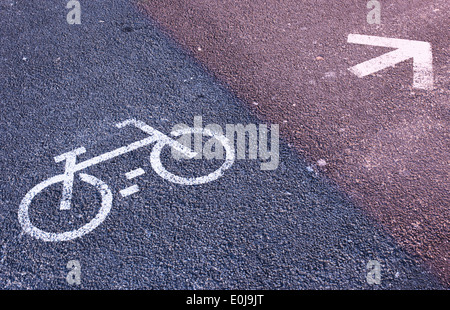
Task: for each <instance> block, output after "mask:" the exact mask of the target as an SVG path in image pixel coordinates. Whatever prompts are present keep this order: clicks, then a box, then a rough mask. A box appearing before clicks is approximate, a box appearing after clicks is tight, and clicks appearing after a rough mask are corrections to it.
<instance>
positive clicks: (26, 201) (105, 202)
mask: <svg viewBox="0 0 450 310" xmlns="http://www.w3.org/2000/svg"><path fill="white" fill-rule="evenodd" d="M127 125H134V126H136V127H137V128H139V129H141V130H143V131H144V132H145V133H147V134H148V135H149V136H148V137H147V138H145V139H142V140H139V141H136V142H133V143H131V144H129V145H127V146H123V147H120V148H118V149H115V150H113V151H110V152H107V153H104V154H102V155H99V156H97V157H93V158H91V159H88V160H86V161H83V162H79V163H77V162H76V159H77V156H78V155H80V154H83V153H85V152H86V149H85V148H84V147H80V148H77V149H75V150H72V151H70V152H67V153H64V154H61V155H59V156H56V157H55V161H56V162H62V161H65V172H64V173H63V174H60V175H56V176H54V177H51V178H49V179H47V180H45V181H43V182H41V183H39V184H37V185H36V186H34V187H33V188H32V189H31V190H30V191H29V192H28V193H27V194H26V195H25V197H24V198H23V199H22V202H21V203H20V206H19V214H18V215H19V222H20V224H21V226H22V229H23V232H24V233H26V234H28V235H30V236H32V237H35V238H37V239H41V240H44V241H53V242H55V241H68V240H72V239H75V238H78V237H81V236H83V235H85V234H87V233H89V232H91V231H92V230H94V229H95V228H97V227H98V226H99V225H100V224H101V223H102V222H103V221H104V220H105V218H106V216H107V215H108V213H109V212H110V210H111V207H112V201H113V195H112V193H111V190H110V189H109V187H108V185H107V184H106V183H105V182H103V181H102V180H100V179H98V178H96V177H95V176H92V175H89V174H86V173H81V172H80V171H82V170H83V169H86V168H88V167H91V166H94V165H97V164H99V163H101V162H104V161H107V160H110V159H112V158H115V157H117V156H120V155H123V154H126V153H129V152H131V151H134V150H136V149H139V148H142V147H144V146H147V145H149V144H151V143H154V142H155V145H154V146H153V149H152V151H151V155H150V163H151V166H152V168H153V170H154V171H155V172H156V173H157V174H158V175H159V176H161V177H162V178H164V179H166V180H168V181H170V182H173V183H177V184H182V185H198V184H203V183H208V182H211V181H214V180H216V179H218V178H219V177H220V176H222V174H223V172H224V171H225V170H226V169H228V168H229V167H231V165H232V164H233V163H234V150H233V149H232V148H231V146H230V143H229V140H228V139H227V138H226V137H225V136H223V135H217V134H215V133H212V132H211V131H209V130H207V129H200V128H186V129H181V130H177V131H173V132H172V133H171V134H172V135H173V136H179V135H182V134H189V133H191V134H196V133H197V134H202V135H206V136H210V137H214V138H215V139H217V141H219V142H220V143H221V144H222V145H223V147H224V149H225V151H226V156H225V161H224V163H223V164H222V165H221V166H220V167H219V168H218V169H216V170H215V171H214V172H212V173H210V174H208V175H206V176H200V177H192V178H186V177H180V176H177V175H174V174H173V173H171V172H169V171H167V170H166V169H165V168H164V166H163V164H162V162H161V151H162V149H163V147H164V146H170V147H173V148H174V149H175V150H177V151H178V152H181V153H182V154H183V155H185V156H186V157H187V158H193V157H194V156H195V155H196V153H195V152H192V151H191V150H190V149H189V148H187V147H185V146H184V145H182V144H180V143H179V142H177V141H176V140H174V139H172V138H170V137H168V136H166V135H165V134H163V133H161V132H160V131H158V130H156V129H154V128H152V127H150V126H149V125H147V124H145V123H144V122H142V121H138V120H135V119H129V120H126V121H123V122H121V123H119V124H116V126H117V127H118V128H123V127H125V126H127ZM78 172H80V173H79V177H80V179H81V181H83V182H86V183H88V184H90V185H92V186H94V187H95V188H96V189H97V190H98V191H99V192H100V194H101V207H100V209H99V211H98V213H97V215H96V216H95V217H94V218H93V219H92V220H91V221H90V222H89V223H87V224H85V225H84V226H82V227H81V228H79V229H76V230H72V231H67V232H62V233H55V232H46V231H43V230H41V229H39V228H37V227H36V226H34V225H33V224H32V223H31V221H30V216H29V207H30V204H31V201H32V200H33V198H34V197H35V196H36V195H37V194H38V193H40V192H41V191H42V190H44V189H45V188H47V187H48V186H50V185H53V184H55V183H59V182H62V183H63V186H62V197H61V201H60V205H59V209H60V210H70V208H71V200H72V194H73V184H74V178H75V174H76V173H78ZM131 173H132V174H134V175H139V174H142V169H137V170H135V171H134V172H131ZM127 177H128V176H127ZM132 177H133V176H130V177H129V178H132ZM125 195H126V194H122V196H125Z"/></svg>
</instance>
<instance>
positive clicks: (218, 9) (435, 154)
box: [143, 0, 450, 285]
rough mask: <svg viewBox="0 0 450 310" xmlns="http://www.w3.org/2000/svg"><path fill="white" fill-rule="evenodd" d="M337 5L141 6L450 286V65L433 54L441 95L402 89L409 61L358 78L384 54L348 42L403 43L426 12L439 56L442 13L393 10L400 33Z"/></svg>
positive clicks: (202, 1) (427, 34)
mask: <svg viewBox="0 0 450 310" xmlns="http://www.w3.org/2000/svg"><path fill="white" fill-rule="evenodd" d="M331 2H332V1H296V0H284V1H275V0H268V1H257V0H253V1H232V0H224V1H209V0H191V1H187V0H164V1H163V0H145V1H144V3H145V4H144V5H143V8H144V9H145V10H146V12H147V13H148V14H149V15H150V16H151V17H152V18H153V19H154V20H156V21H157V22H158V23H160V25H162V26H163V28H165V29H166V30H167V31H168V32H169V33H170V34H171V35H172V36H173V37H174V38H176V39H177V40H178V41H179V42H180V43H181V44H182V45H183V46H184V47H185V48H187V49H189V50H190V51H191V52H192V53H193V54H194V55H195V56H196V57H197V58H198V59H199V60H201V62H203V63H204V64H205V65H206V66H207V67H208V68H209V69H210V70H211V71H212V72H213V73H214V74H215V75H216V76H217V77H218V78H219V79H220V80H222V81H223V82H224V83H226V84H227V85H228V86H229V87H230V88H231V89H232V90H233V91H234V92H235V93H236V94H237V95H238V96H239V97H240V98H242V99H243V100H244V101H245V102H247V104H248V105H249V106H250V107H251V108H252V109H254V112H255V113H256V114H257V115H259V117H261V119H266V120H270V121H271V122H273V123H279V124H280V126H281V129H282V132H283V134H284V136H285V137H286V139H288V141H290V142H291V143H292V144H293V145H294V146H295V147H296V149H297V150H298V151H299V153H301V154H302V155H304V156H306V158H307V159H309V160H310V162H311V163H317V162H318V160H321V161H319V162H321V163H326V165H317V166H321V167H318V169H321V170H322V171H323V172H325V173H326V174H327V175H328V176H329V177H331V178H332V179H333V180H334V181H335V182H336V183H337V184H338V185H339V186H340V187H341V188H342V189H343V190H345V191H346V192H347V193H348V194H349V195H350V196H351V197H352V199H354V201H355V202H356V203H357V204H359V205H360V206H361V207H362V208H364V209H365V210H366V211H367V212H368V214H370V215H371V216H373V217H374V218H376V219H377V220H378V221H379V223H381V224H382V225H383V227H385V229H387V230H388V231H389V232H390V233H391V235H392V236H394V237H395V238H396V240H397V242H398V243H399V244H401V245H402V246H404V247H405V248H406V249H407V250H409V251H410V252H411V253H412V254H414V255H417V257H418V258H419V259H420V260H421V261H422V262H424V263H425V265H426V266H429V267H431V268H432V269H433V270H434V272H436V274H438V275H439V277H440V278H441V279H442V281H443V282H444V283H446V284H447V285H448V284H449V283H450V268H449V262H448V256H449V253H450V250H449V244H448V240H449V236H450V234H449V223H450V222H449V219H450V214H449V205H450V204H449V200H448V188H449V186H448V185H449V184H448V165H449V156H448V147H449V143H448V128H449V126H448V125H449V124H448V115H449V113H448V91H447V92H446V91H443V89H445V87H446V85H447V86H448V84H445V83H446V82H445V81H444V82H442V79H440V78H439V74H442V72H441V71H440V70H441V69H439V68H445V57H444V60H442V57H443V55H440V56H441V58H439V57H436V56H435V64H434V65H435V67H436V68H438V69H437V70H436V72H435V73H436V74H437V75H438V76H437V79H436V81H437V82H436V90H435V91H433V92H430V93H426V92H423V91H417V90H414V89H411V87H409V86H404V85H407V84H408V83H409V84H410V80H411V72H412V69H411V68H412V64H411V62H407V63H406V64H404V65H402V66H400V69H396V70H394V71H389V72H388V73H384V72H380V74H379V75H374V76H372V77H367V78H365V79H358V78H356V77H354V76H351V75H350V74H348V72H347V69H348V68H349V67H350V66H353V65H356V64H357V63H359V62H362V61H365V60H368V59H370V58H373V57H376V56H378V55H381V54H383V53H385V52H386V51H385V50H379V49H371V48H368V47H361V46H352V45H350V44H348V43H346V37H347V34H348V33H361V34H364V32H365V33H366V34H369V33H370V34H374V35H380V36H389V35H390V36H391V37H394V36H397V37H405V36H406V35H407V33H405V32H407V31H405V29H404V23H406V22H408V20H409V19H410V18H411V16H412V17H416V16H417V21H416V25H419V26H418V27H419V28H420V27H423V29H424V32H423V33H421V32H420V33H417V36H418V38H417V40H424V41H430V42H433V47H434V50H435V51H438V53H439V51H441V52H442V51H444V52H445V50H446V49H447V46H448V39H446V40H442V38H440V37H439V36H440V35H442V33H439V31H438V28H436V27H434V28H433V25H430V23H428V21H429V19H430V18H431V17H434V16H435V15H430V14H434V13H433V12H435V11H431V10H430V6H429V3H428V4H427V2H426V1H421V2H419V1H410V2H409V4H408V6H407V5H406V4H403V6H402V4H401V1H396V2H394V3H393V4H392V5H391V11H390V12H388V13H386V14H385V15H384V18H385V20H389V21H391V23H392V26H389V27H384V28H383V27H380V28H377V30H376V31H373V28H368V26H367V25H366V19H365V15H364V14H365V12H366V8H365V2H364V1H362V2H361V1H356V0H355V1H353V0H349V1H347V4H348V5H349V7H351V6H353V7H354V8H356V9H348V8H347V6H343V5H342V4H341V2H340V1H337V2H336V3H331ZM437 2H438V3H443V2H442V1H437ZM361 3H362V4H361ZM411 8H412V9H411ZM408 10H409V11H408ZM403 11H405V12H406V13H403ZM417 12H420V14H422V12H425V13H424V14H425V15H424V16H419V15H420V14H419V13H417ZM436 12H438V11H436ZM408 14H409V15H408ZM430 16H431V17H430ZM437 16H438V17H437V18H438V20H437V21H436V23H437V25H439V22H440V20H439V18H441V17H439V16H441V15H437ZM444 18H445V16H444ZM444 21H445V19H444ZM444 21H442V20H441V22H444ZM444 24H445V22H444ZM435 28H436V29H435ZM408 31H410V32H413V31H414V29H408ZM414 34H415V35H416V33H414ZM365 53H367V54H365ZM444 73H445V72H444ZM440 81H441V82H440ZM447 88H448V87H447ZM322 160H323V161H322Z"/></svg>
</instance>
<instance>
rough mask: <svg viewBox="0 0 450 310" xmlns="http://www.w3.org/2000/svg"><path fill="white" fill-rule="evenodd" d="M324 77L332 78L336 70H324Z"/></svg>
mask: <svg viewBox="0 0 450 310" xmlns="http://www.w3.org/2000/svg"><path fill="white" fill-rule="evenodd" d="M325 77H326V78H327V79H334V78H336V72H334V71H329V72H325Z"/></svg>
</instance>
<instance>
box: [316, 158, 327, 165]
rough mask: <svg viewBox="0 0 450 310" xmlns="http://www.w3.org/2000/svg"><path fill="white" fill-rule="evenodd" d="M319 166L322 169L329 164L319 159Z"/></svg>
mask: <svg viewBox="0 0 450 310" xmlns="http://www.w3.org/2000/svg"><path fill="white" fill-rule="evenodd" d="M317 164H318V165H319V166H320V167H323V166H326V164H327V162H326V161H325V160H324V159H319V160H318V161H317Z"/></svg>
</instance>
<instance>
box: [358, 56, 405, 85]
mask: <svg viewBox="0 0 450 310" xmlns="http://www.w3.org/2000/svg"><path fill="white" fill-rule="evenodd" d="M409 58H411V56H409V55H407V54H405V53H404V52H403V51H402V50H395V51H392V52H389V53H386V54H383V55H381V56H378V57H376V58H373V59H370V60H367V61H365V62H362V63H360V64H358V65H356V66H354V67H351V68H349V70H350V71H351V72H352V73H354V74H355V75H356V76H358V77H360V78H361V77H364V76H367V75H369V74H372V73H375V72H378V71H380V70H383V69H384V68H387V67H391V66H393V65H395V64H397V63H399V62H402V61H405V60H407V59H409Z"/></svg>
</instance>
